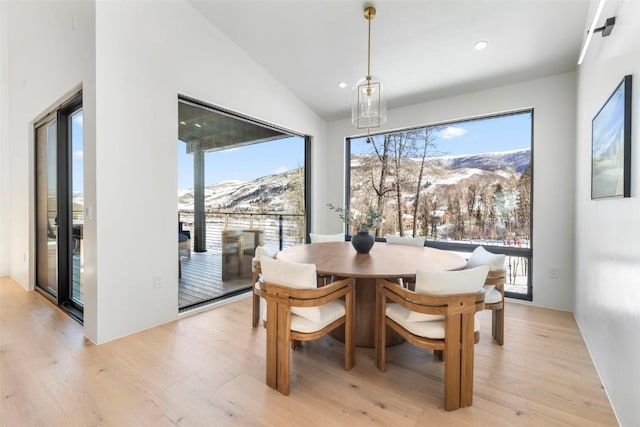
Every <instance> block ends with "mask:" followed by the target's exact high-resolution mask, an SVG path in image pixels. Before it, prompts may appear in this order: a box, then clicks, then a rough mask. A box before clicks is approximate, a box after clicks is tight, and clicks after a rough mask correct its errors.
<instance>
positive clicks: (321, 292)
mask: <svg viewBox="0 0 640 427" xmlns="http://www.w3.org/2000/svg"><path fill="white" fill-rule="evenodd" d="M355 289H356V282H355V279H354V278H348V279H343V280H338V281H336V282H333V283H331V284H330V285H327V286H323V287H321V288H290V287H288V286H280V285H278V284H275V283H270V282H266V281H260V290H261V291H262V292H263V293H264V295H263V296H264V297H276V298H287V299H289V305H290V306H292V307H317V306H321V305H324V304H326V303H328V302H329V301H334V300H337V299H338V298H341V297H343V296H345V295H347V294H349V293H352V294H353V293H355Z"/></svg>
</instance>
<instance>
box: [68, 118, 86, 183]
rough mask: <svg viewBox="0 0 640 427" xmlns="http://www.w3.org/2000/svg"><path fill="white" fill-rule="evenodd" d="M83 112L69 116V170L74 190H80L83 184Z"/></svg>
mask: <svg viewBox="0 0 640 427" xmlns="http://www.w3.org/2000/svg"><path fill="white" fill-rule="evenodd" d="M83 118H84V113H83V111H82V110H79V111H77V112H75V113H73V115H72V116H71V162H72V164H71V170H72V171H73V172H72V173H73V177H72V183H71V185H72V186H73V191H74V192H82V191H83V188H84V185H83V179H84V158H83V153H84V150H83V146H84V137H83V133H82V125H83Z"/></svg>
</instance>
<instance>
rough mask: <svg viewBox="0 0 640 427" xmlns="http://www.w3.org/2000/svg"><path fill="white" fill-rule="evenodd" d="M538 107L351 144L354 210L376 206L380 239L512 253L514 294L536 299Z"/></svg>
mask: <svg viewBox="0 0 640 427" xmlns="http://www.w3.org/2000/svg"><path fill="white" fill-rule="evenodd" d="M532 122H533V110H526V111H519V112H515V113H510V114H504V115H497V116H490V117H484V118H478V119H473V120H461V121H457V122H449V123H443V124H436V125H432V126H426V127H421V128H413V129H405V130H401V131H394V132H391V133H385V134H376V135H369V136H366V137H358V138H349V139H348V141H347V151H348V153H347V155H348V158H349V166H348V171H347V175H348V188H347V191H348V196H347V204H348V206H349V208H350V209H351V210H353V211H356V212H357V211H365V210H366V209H367V208H368V207H373V208H374V209H377V210H378V212H379V213H380V214H381V216H382V218H383V221H382V224H381V225H380V227H379V228H378V229H376V230H375V232H376V237H378V238H383V237H384V236H386V235H399V236H414V237H415V236H424V237H426V238H427V245H428V246H434V247H439V248H443V249H448V250H454V251H460V252H470V251H472V250H473V249H474V248H475V247H476V246H478V245H483V246H485V247H487V248H488V249H489V250H491V251H493V252H497V253H504V254H506V255H507V269H508V271H507V273H508V278H507V285H506V287H505V289H506V290H507V293H508V295H509V296H512V297H516V298H524V299H531V296H532V291H531V280H530V271H531V269H530V266H531V261H532V244H531V230H532V215H531V213H532V186H531V183H532V172H533V162H532V155H531V153H532V140H533V125H532Z"/></svg>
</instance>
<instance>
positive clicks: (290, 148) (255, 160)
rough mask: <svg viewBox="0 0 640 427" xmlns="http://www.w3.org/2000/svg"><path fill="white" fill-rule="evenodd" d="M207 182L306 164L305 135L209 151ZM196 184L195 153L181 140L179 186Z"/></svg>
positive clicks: (207, 157)
mask: <svg viewBox="0 0 640 427" xmlns="http://www.w3.org/2000/svg"><path fill="white" fill-rule="evenodd" d="M204 159H205V160H204V161H205V178H204V182H205V185H211V184H216V183H218V182H222V181H229V180H240V181H248V180H252V179H255V178H259V177H262V176H267V175H273V174H277V173H281V172H285V171H287V170H291V169H296V168H298V167H300V166H304V138H303V137H300V136H293V137H289V138H283V139H278V140H275V141H269V142H264V143H261V144H253V145H245V146H244V147H238V148H231V149H228V150H222V151H213V152H209V153H205V156H204ZM188 188H193V155H192V154H187V153H186V144H185V143H184V142H182V141H180V142H179V143H178V189H180V190H184V189H188Z"/></svg>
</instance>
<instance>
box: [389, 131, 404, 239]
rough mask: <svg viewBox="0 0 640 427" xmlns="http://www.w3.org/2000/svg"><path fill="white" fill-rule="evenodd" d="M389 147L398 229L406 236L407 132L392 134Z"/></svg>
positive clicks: (401, 234)
mask: <svg viewBox="0 0 640 427" xmlns="http://www.w3.org/2000/svg"><path fill="white" fill-rule="evenodd" d="M389 143H390V144H389V149H390V153H391V156H392V165H393V177H394V178H395V181H394V182H393V189H394V191H395V196H396V213H397V218H398V227H397V228H398V231H399V232H400V236H404V223H403V218H402V217H403V205H404V202H403V199H402V190H403V181H404V176H405V171H404V163H405V161H404V160H405V155H406V149H407V144H408V138H407V132H398V133H394V134H391V135H390V140H389Z"/></svg>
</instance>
